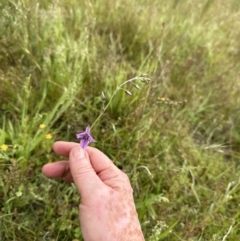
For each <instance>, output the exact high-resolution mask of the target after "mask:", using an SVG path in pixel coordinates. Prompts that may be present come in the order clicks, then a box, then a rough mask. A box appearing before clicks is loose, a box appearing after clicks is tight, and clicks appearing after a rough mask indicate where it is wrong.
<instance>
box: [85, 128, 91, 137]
mask: <svg viewBox="0 0 240 241" xmlns="http://www.w3.org/2000/svg"><path fill="white" fill-rule="evenodd" d="M85 132H86V133H87V134H88V135H90V126H87V128H86V130H85Z"/></svg>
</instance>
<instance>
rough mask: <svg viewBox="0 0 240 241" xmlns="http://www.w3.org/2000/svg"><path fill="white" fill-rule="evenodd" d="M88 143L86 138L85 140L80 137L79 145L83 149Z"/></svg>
mask: <svg viewBox="0 0 240 241" xmlns="http://www.w3.org/2000/svg"><path fill="white" fill-rule="evenodd" d="M88 144H89V141H88V140H85V139H82V140H81V141H80V146H81V147H82V149H85V148H86V147H87V146H88Z"/></svg>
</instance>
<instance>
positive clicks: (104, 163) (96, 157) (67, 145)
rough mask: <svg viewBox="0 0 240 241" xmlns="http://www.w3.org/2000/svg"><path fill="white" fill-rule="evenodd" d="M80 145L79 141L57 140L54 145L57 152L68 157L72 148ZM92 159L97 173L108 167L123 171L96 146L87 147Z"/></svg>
mask: <svg viewBox="0 0 240 241" xmlns="http://www.w3.org/2000/svg"><path fill="white" fill-rule="evenodd" d="M74 147H79V144H78V143H75V142H65V141H57V142H55V143H54V145H53V150H54V151H55V152H56V154H58V155H61V156H65V157H68V156H69V153H70V151H71V149H72V148H74ZM85 150H86V151H87V153H88V156H89V158H90V160H91V164H92V167H93V169H94V170H95V172H96V173H100V172H102V171H103V170H106V169H108V168H110V167H111V168H113V169H114V170H115V171H117V172H118V173H121V171H120V170H119V169H118V168H117V167H116V166H115V165H114V164H113V163H112V161H111V160H110V159H109V158H108V157H107V156H106V155H105V154H104V153H103V152H101V151H100V150H98V149H97V148H94V147H87V148H86V149H85Z"/></svg>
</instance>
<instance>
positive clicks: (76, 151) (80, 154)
mask: <svg viewBox="0 0 240 241" xmlns="http://www.w3.org/2000/svg"><path fill="white" fill-rule="evenodd" d="M72 155H73V158H74V159H82V158H84V157H85V151H84V150H83V149H82V148H81V147H80V146H79V147H75V148H73V149H72Z"/></svg>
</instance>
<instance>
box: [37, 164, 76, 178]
mask: <svg viewBox="0 0 240 241" xmlns="http://www.w3.org/2000/svg"><path fill="white" fill-rule="evenodd" d="M66 171H68V172H67V173H66ZM42 173H43V174H44V175H45V176H46V177H49V178H60V177H63V175H64V174H66V176H65V177H63V180H64V181H67V182H73V178H72V175H71V172H70V170H69V162H68V161H59V162H54V163H48V164H45V165H44V166H43V167H42Z"/></svg>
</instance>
